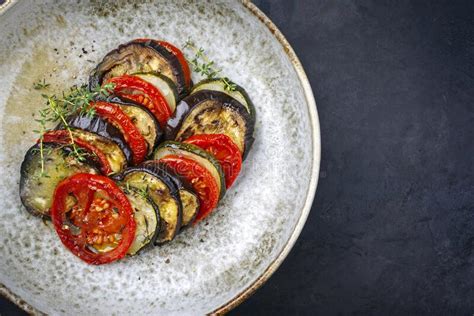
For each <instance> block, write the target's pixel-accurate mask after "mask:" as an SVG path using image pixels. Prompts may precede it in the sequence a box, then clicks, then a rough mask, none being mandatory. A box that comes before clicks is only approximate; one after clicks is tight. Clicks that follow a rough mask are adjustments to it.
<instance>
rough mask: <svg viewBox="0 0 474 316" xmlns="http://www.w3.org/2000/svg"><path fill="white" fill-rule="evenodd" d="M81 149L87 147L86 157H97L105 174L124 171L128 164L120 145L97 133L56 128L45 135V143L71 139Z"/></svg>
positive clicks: (67, 143)
mask: <svg viewBox="0 0 474 316" xmlns="http://www.w3.org/2000/svg"><path fill="white" fill-rule="evenodd" d="M71 136H72V139H73V140H74V143H75V144H76V145H77V146H78V147H80V148H81V149H85V151H86V153H85V154H84V155H85V156H86V159H89V158H90V159H97V160H98V161H99V163H100V170H101V171H102V173H103V174H106V175H109V174H112V173H117V172H120V171H122V169H123V168H124V167H125V166H126V164H127V160H126V158H125V155H124V154H123V152H122V150H121V149H120V147H119V146H118V145H117V144H116V143H114V142H113V141H111V140H110V139H108V138H105V137H102V136H99V135H97V134H94V133H91V132H87V131H81V130H71V132H69V131H66V130H55V131H49V132H46V133H45V134H44V135H43V142H44V143H56V144H63V145H69V144H71V143H72V140H71Z"/></svg>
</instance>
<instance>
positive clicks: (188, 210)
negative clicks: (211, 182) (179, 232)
mask: <svg viewBox="0 0 474 316" xmlns="http://www.w3.org/2000/svg"><path fill="white" fill-rule="evenodd" d="M160 168H163V169H164V170H165V171H166V172H167V173H169V174H170V175H171V178H172V180H173V181H174V182H175V184H176V186H177V187H178V190H179V197H180V199H181V204H182V205H183V220H182V222H181V229H182V228H184V227H185V226H188V225H189V224H191V223H192V222H193V221H194V219H195V218H196V216H197V214H198V213H199V207H200V204H201V203H200V202H199V197H198V196H197V194H196V193H195V192H194V188H193V186H192V185H191V183H189V181H188V180H187V179H185V178H184V177H182V176H181V175H180V174H178V173H177V172H175V171H174V169H171V168H169V167H168V166H167V165H166V164H164V163H160Z"/></svg>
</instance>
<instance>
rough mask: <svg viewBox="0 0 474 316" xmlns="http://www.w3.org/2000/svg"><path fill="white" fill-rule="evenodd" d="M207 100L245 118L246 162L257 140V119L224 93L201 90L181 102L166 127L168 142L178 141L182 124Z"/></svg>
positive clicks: (244, 154) (244, 156) (244, 155)
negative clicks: (215, 102) (255, 136)
mask: <svg viewBox="0 0 474 316" xmlns="http://www.w3.org/2000/svg"><path fill="white" fill-rule="evenodd" d="M206 100H215V101H218V102H219V103H220V105H221V106H222V107H226V108H230V109H231V110H233V111H236V112H237V113H238V114H239V115H240V116H241V117H242V118H243V120H244V122H245V125H246V126H245V128H246V130H245V136H244V153H243V159H244V160H245V158H246V157H247V155H248V153H249V151H250V149H251V147H252V144H253V142H254V140H255V139H254V136H253V133H254V127H255V118H252V117H251V116H250V114H249V112H248V111H247V109H246V108H245V106H244V105H243V104H241V103H240V102H238V101H237V100H235V99H234V98H232V97H231V96H229V95H227V94H225V93H223V92H219V91H211V90H201V91H198V92H196V93H194V94H191V95H189V96H187V97H186V98H184V99H183V100H181V102H180V103H179V104H178V105H177V107H176V111H175V112H174V113H173V115H172V116H171V118H170V119H169V120H168V123H167V125H166V127H165V138H166V139H167V140H174V139H176V135H177V134H178V132H179V131H180V129H181V126H182V123H183V122H184V121H185V120H186V117H187V116H188V115H189V114H190V113H191V112H192V111H193V109H194V108H195V107H197V106H199V105H200V104H201V103H202V102H204V101H206Z"/></svg>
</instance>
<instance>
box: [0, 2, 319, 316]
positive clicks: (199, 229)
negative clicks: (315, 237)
mask: <svg viewBox="0 0 474 316" xmlns="http://www.w3.org/2000/svg"><path fill="white" fill-rule="evenodd" d="M0 10H1V13H0V74H1V75H0V76H1V77H0V87H1V89H0V112H1V117H0V165H1V166H2V168H1V169H0V173H1V176H0V179H1V180H0V181H1V182H0V183H1V188H2V190H1V191H0V284H2V285H1V287H0V289H1V293H2V294H4V295H6V296H7V297H9V298H10V299H12V300H14V301H15V302H16V303H17V304H19V305H20V306H22V307H23V308H26V309H28V310H30V311H33V312H37V313H39V312H43V313H48V314H74V315H78V314H81V315H82V314H88V315H97V314H116V315H119V314H135V315H139V314H140V315H143V314H154V315H165V314H170V315H173V314H176V315H183V314H205V313H221V312H225V311H227V310H229V309H231V308H232V307H234V306H235V305H237V304H238V303H239V302H241V301H242V300H243V299H245V298H246V297H247V296H248V295H250V294H251V293H252V292H253V291H254V290H255V289H256V288H257V287H258V286H259V285H260V284H261V283H263V282H264V281H265V280H266V279H267V278H268V277H269V276H270V275H271V274H272V273H273V272H274V271H275V269H276V268H277V267H278V266H279V265H280V263H281V261H282V260H283V259H284V258H285V256H286V255H287V253H288V252H289V250H290V248H291V247H292V245H293V244H294V242H295V240H296V238H297V237H298V235H299V233H300V231H301V229H302V226H303V225H304V222H305V220H306V217H307V215H308V212H309V210H310V207H311V203H312V200H313V197H314V193H315V190H316V181H317V177H318V170H319V160H320V138H319V123H318V118H317V114H316V106H315V103H314V98H313V95H312V92H311V88H310V86H309V83H308V80H307V78H306V76H305V74H304V71H303V69H302V67H301V64H300V63H299V61H298V59H297V58H296V56H295V54H294V52H293V50H292V49H291V47H290V46H289V45H288V43H287V42H286V40H285V39H284V37H283V35H281V33H280V32H279V31H278V30H277V29H276V27H275V26H274V25H273V24H272V23H271V21H270V20H268V19H267V18H266V17H265V16H264V15H263V14H262V13H261V12H260V11H259V10H258V9H257V8H256V7H255V6H254V5H253V4H251V3H248V2H240V1H220V0H218V1H113V2H112V1H110V2H107V1H90V2H87V1H66V0H64V1H59V0H57V1H26V0H24V1H18V2H15V1H13V2H11V1H7V4H6V5H4V7H3V8H2V9H0ZM137 37H152V38H158V39H164V40H166V41H169V42H171V43H175V44H176V45H178V46H180V47H183V45H184V43H185V42H186V40H188V39H191V40H192V41H194V42H195V43H198V45H199V46H201V47H203V48H204V49H205V50H206V52H207V55H209V56H211V57H212V59H213V60H214V61H215V62H216V64H217V65H218V66H219V67H220V68H222V73H223V74H225V75H226V76H228V77H230V78H232V79H233V80H234V81H236V82H237V83H239V84H241V85H242V86H244V87H245V88H246V89H247V91H248V92H249V95H250V97H251V98H252V99H253V101H254V103H255V106H256V110H257V121H256V130H255V138H256V141H255V144H254V146H253V150H252V151H251V152H250V154H249V156H248V158H247V160H246V161H245V164H244V166H243V170H242V173H241V174H240V176H239V178H238V179H237V181H236V183H235V185H234V186H233V187H232V189H230V190H229V191H228V193H227V195H226V196H225V198H224V199H223V200H222V201H221V203H220V204H219V207H218V209H217V210H216V211H215V212H214V213H213V215H212V216H210V217H209V218H208V219H206V220H205V221H203V222H201V223H200V224H199V225H196V226H195V227H193V228H192V229H188V230H185V231H184V232H183V233H182V234H180V235H179V236H178V237H177V238H176V240H174V241H173V242H171V243H169V244H167V245H164V246H162V247H157V248H154V249H150V250H148V251H145V252H143V253H142V254H140V255H139V256H137V257H134V258H126V259H125V260H122V261H120V262H117V263H114V264H110V265H106V266H98V267H97V266H89V265H87V264H84V263H83V262H82V261H80V260H79V259H77V258H76V257H74V256H73V255H72V254H71V253H70V252H69V251H67V250H66V249H65V248H64V247H63V246H62V245H61V243H60V241H59V238H58V237H57V236H56V233H55V232H54V230H53V229H52V228H51V225H50V224H48V223H43V221H41V220H40V219H38V218H35V217H32V216H30V215H29V214H28V213H27V212H26V211H25V210H24V209H23V207H22V206H21V203H20V199H19V196H18V183H19V174H20V172H19V170H20V164H21V161H22V160H23V156H24V154H25V152H26V150H27V149H28V148H29V147H30V146H31V145H32V143H33V142H34V141H35V135H34V133H33V132H32V131H33V130H34V129H35V122H34V118H35V117H34V114H33V113H35V112H37V111H38V109H39V108H40V107H41V106H42V105H43V103H44V100H43V99H42V97H41V95H40V94H41V92H39V91H37V90H35V89H33V84H34V83H35V82H37V81H39V80H42V79H43V78H44V79H45V80H46V82H47V83H50V84H51V86H50V87H48V90H47V92H48V93H58V92H60V91H62V90H64V89H66V88H67V87H69V86H70V85H72V84H80V83H83V82H85V81H86V78H87V76H88V73H89V72H90V70H91V69H92V68H93V67H94V65H95V64H96V63H97V62H98V61H99V60H100V59H101V58H102V56H104V54H105V53H106V52H108V51H109V50H111V49H113V48H115V47H116V46H117V45H119V44H120V43H123V42H126V41H128V40H130V39H133V38H137ZM185 53H188V55H189V52H186V51H185ZM193 79H194V81H195V82H196V81H197V80H199V78H198V77H196V76H194V78H193Z"/></svg>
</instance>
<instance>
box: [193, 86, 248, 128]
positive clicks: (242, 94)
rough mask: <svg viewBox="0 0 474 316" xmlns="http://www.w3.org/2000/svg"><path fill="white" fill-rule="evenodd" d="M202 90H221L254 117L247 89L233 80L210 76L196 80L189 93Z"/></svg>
mask: <svg viewBox="0 0 474 316" xmlns="http://www.w3.org/2000/svg"><path fill="white" fill-rule="evenodd" d="M202 90H211V91H219V92H223V93H225V94H227V95H229V96H231V97H233V98H234V99H236V100H237V101H239V102H240V103H242V105H243V106H245V108H246V109H247V112H249V114H250V117H251V118H253V119H255V107H254V105H253V102H252V100H251V99H250V97H249V95H248V94H247V91H245V89H244V88H242V87H241V86H239V85H238V84H236V83H235V82H232V81H230V80H229V79H227V78H212V79H205V80H202V81H200V82H198V83H197V84H196V85H195V86H194V87H193V89H192V90H191V94H193V93H196V92H198V91H202Z"/></svg>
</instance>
